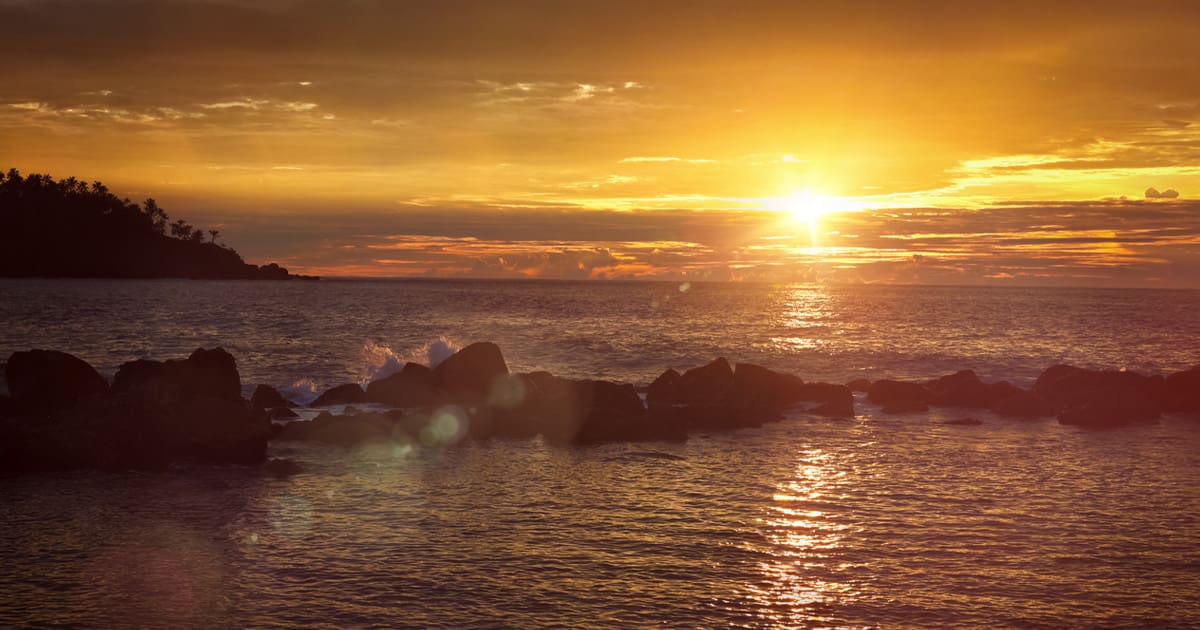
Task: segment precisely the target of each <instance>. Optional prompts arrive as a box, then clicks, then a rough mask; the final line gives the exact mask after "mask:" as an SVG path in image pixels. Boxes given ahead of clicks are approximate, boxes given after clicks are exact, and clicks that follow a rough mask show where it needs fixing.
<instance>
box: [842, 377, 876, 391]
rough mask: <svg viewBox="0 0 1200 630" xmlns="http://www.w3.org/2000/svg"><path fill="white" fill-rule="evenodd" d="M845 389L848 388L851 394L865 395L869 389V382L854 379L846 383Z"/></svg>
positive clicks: (863, 379) (862, 379)
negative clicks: (861, 393)
mask: <svg viewBox="0 0 1200 630" xmlns="http://www.w3.org/2000/svg"><path fill="white" fill-rule="evenodd" d="M846 387H849V388H850V391H852V392H863V393H864V394H865V393H866V392H867V391H868V390H869V389H871V381H868V380H867V379H865V378H856V379H854V380H852V381H850V382H849V383H846Z"/></svg>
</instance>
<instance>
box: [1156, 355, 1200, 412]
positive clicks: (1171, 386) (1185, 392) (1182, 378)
mask: <svg viewBox="0 0 1200 630" xmlns="http://www.w3.org/2000/svg"><path fill="white" fill-rule="evenodd" d="M1162 403H1163V411H1183V412H1189V413H1200V365H1197V366H1196V367H1194V368H1192V369H1190V370H1184V371H1183V372H1176V373H1175V374H1171V375H1170V376H1168V377H1167V378H1166V380H1165V382H1164V384H1163V400H1162Z"/></svg>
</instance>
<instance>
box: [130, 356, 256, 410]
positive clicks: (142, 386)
mask: <svg viewBox="0 0 1200 630" xmlns="http://www.w3.org/2000/svg"><path fill="white" fill-rule="evenodd" d="M112 390H113V392H114V393H122V392H134V391H138V392H143V393H147V394H149V395H153V396H157V397H165V398H166V399H168V400H170V399H178V400H190V399H192V398H196V397H201V396H203V397H209V398H218V399H222V400H230V401H237V400H241V399H242V380H241V377H240V376H239V375H238V371H237V362H236V361H234V358H233V355H231V354H229V353H228V352H226V351H225V349H224V348H214V349H212V350H205V349H204V348H199V349H197V350H196V351H195V352H193V353H192V354H191V355H190V356H189V357H188V358H187V359H184V360H177V359H176V360H170V361H149V360H139V361H131V362H129V363H126V364H124V365H122V366H121V368H120V369H119V370H117V375H116V377H114V378H113V384H112Z"/></svg>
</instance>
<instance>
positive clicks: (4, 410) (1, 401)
mask: <svg viewBox="0 0 1200 630" xmlns="http://www.w3.org/2000/svg"><path fill="white" fill-rule="evenodd" d="M16 413H17V405H16V403H14V402H13V399H11V398H9V397H8V396H4V395H3V394H0V418H7V417H9V416H11V415H15V414H16Z"/></svg>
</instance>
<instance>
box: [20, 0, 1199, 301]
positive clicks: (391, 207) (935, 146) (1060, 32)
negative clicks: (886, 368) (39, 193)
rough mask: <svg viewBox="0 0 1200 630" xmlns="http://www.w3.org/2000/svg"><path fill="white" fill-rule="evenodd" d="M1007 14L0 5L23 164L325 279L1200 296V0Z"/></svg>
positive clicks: (886, 6) (882, 9) (905, 4)
mask: <svg viewBox="0 0 1200 630" xmlns="http://www.w3.org/2000/svg"><path fill="white" fill-rule="evenodd" d="M979 4H982V3H967V2H936V1H926V2H913V1H896V0H892V1H881V2H854V3H840V2H839V3H835V2H783V1H780V2H706V1H691V2H678V1H675V2H666V1H655V2H649V1H646V0H637V1H628V2H626V1H619V0H603V1H594V2H593V1H585V0H579V1H564V0H545V1H538V2H495V1H470V0H439V1H436V2H433V1H431V2H400V1H396V2H385V1H379V2H372V1H368V0H361V1H354V2H332V1H321V0H314V1H299V0H298V1H289V0H274V1H255V2H249V1H246V2H239V1H235V0H227V1H220V2H218V1H213V2H190V1H178V2H143V1H131V2H124V1H118V0H94V1H85V0H78V1H69V2H68V1H64V2H58V1H53V0H45V1H42V0H27V1H20V0H18V1H12V0H0V53H2V54H3V58H4V62H3V63H2V64H0V168H4V169H7V168H10V167H15V168H18V169H20V170H21V171H23V172H26V173H29V172H48V173H50V174H52V175H54V176H56V177H68V176H72V175H74V176H78V177H80V178H84V179H88V180H102V181H104V182H105V183H106V184H108V186H109V187H110V188H111V189H113V190H114V191H115V192H117V193H118V194H121V195H123V196H129V197H131V198H134V199H135V200H140V199H142V198H145V197H154V198H156V199H157V200H158V202H159V203H160V205H162V206H163V207H165V208H166V209H167V211H168V212H170V213H171V214H172V216H174V217H182V218H186V219H188V220H189V221H191V222H192V223H195V224H197V225H199V226H202V227H205V228H218V229H220V230H221V231H222V233H223V234H224V235H225V236H224V239H223V240H224V241H225V242H226V243H228V244H229V245H232V246H233V247H235V248H236V249H238V251H239V252H241V253H242V255H243V256H244V257H245V258H246V259H247V260H249V261H251V262H258V263H262V262H267V261H278V262H279V263H281V264H283V265H285V266H287V267H289V268H291V269H292V270H293V271H299V272H302V273H317V274H322V275H360V276H368V275H369V276H424V275H435V276H463V275H466V276H483V277H563V278H579V277H584V278H586V277H591V278H664V279H698V280H702V279H742V280H771V281H803V282H905V283H908V282H925V283H947V284H956V283H963V284H972V283H995V284H1047V283H1049V284H1064V285H1077V284H1084V285H1113V286H1171V287H1200V3H1197V2H1136V3H1135V2H1121V3H1116V2H1112V3H1105V2H1045V1H1043V2H1019V1H1014V2H1003V3H989V4H990V5H991V6H989V7H982V6H977V5H979ZM1150 189H1153V190H1150Z"/></svg>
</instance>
